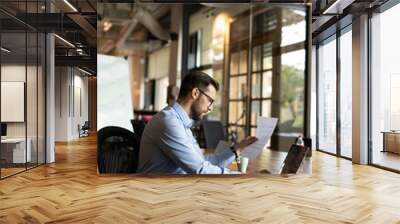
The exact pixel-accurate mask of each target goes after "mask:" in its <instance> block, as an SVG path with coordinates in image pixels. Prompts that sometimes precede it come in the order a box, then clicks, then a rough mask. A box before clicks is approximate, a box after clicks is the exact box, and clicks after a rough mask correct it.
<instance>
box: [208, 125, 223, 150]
mask: <svg viewBox="0 0 400 224" xmlns="http://www.w3.org/2000/svg"><path fill="white" fill-rule="evenodd" d="M203 131H204V140H205V147H206V148H207V149H215V148H216V147H217V145H218V142H219V141H220V140H226V134H225V129H224V125H223V124H222V123H221V122H220V121H206V120H205V121H203Z"/></svg>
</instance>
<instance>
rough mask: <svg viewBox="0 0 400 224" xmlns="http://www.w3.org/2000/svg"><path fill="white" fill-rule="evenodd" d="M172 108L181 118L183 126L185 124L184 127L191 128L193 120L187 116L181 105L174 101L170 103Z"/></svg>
mask: <svg viewBox="0 0 400 224" xmlns="http://www.w3.org/2000/svg"><path fill="white" fill-rule="evenodd" d="M172 108H173V109H174V110H175V112H176V113H177V114H178V116H179V117H180V119H181V120H182V122H183V126H185V127H186V128H191V127H192V125H193V120H192V119H191V118H190V117H189V115H188V114H187V113H186V111H185V110H184V109H183V108H182V106H181V105H179V103H177V102H175V103H174V105H172Z"/></svg>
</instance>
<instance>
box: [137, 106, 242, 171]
mask: <svg viewBox="0 0 400 224" xmlns="http://www.w3.org/2000/svg"><path fill="white" fill-rule="evenodd" d="M192 125H193V120H192V119H190V118H189V116H188V114H187V113H186V112H185V111H184V110H183V108H182V107H181V106H180V105H179V103H175V104H174V105H173V106H172V107H170V106H169V107H166V108H165V109H164V110H162V111H161V112H159V113H158V114H156V115H155V116H154V117H153V118H152V119H151V120H150V122H149V123H148V124H147V125H146V128H145V129H144V132H143V135H142V139H141V143H140V153H139V165H138V172H139V173H145V174H227V173H230V172H231V171H230V170H229V169H228V168H226V167H227V166H228V165H229V164H230V163H232V161H233V160H234V159H235V155H234V154H233V152H232V151H231V150H230V149H229V148H227V149H224V150H222V151H220V153H218V154H212V155H204V154H203V152H202V150H201V149H200V147H199V145H198V143H197V141H196V139H195V138H194V137H193V133H192V131H191V129H190V128H191V127H192Z"/></svg>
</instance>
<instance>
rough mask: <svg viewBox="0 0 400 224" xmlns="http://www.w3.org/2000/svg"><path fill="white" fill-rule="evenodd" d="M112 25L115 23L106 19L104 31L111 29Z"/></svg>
mask: <svg viewBox="0 0 400 224" xmlns="http://www.w3.org/2000/svg"><path fill="white" fill-rule="evenodd" d="M112 26H113V24H112V23H111V22H109V21H105V22H104V23H103V31H104V32H107V31H109V30H110V29H111V27H112Z"/></svg>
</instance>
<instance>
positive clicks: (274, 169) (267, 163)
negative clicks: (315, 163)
mask: <svg viewBox="0 0 400 224" xmlns="http://www.w3.org/2000/svg"><path fill="white" fill-rule="evenodd" d="M212 152H213V151H212V150H205V153H206V154H207V153H212ZM286 155H287V152H282V151H275V150H271V149H264V150H263V151H262V153H261V154H260V155H259V156H258V157H257V158H256V159H255V160H253V161H250V163H249V166H248V168H247V174H250V175H252V174H263V173H267V172H265V171H266V170H268V171H269V173H270V174H280V170H281V167H282V165H283V161H284V160H285V158H286ZM311 158H312V157H306V158H305V159H304V161H303V163H302V164H301V166H300V168H299V170H298V172H297V173H298V174H311V173H312V159H311ZM229 169H231V170H235V171H237V166H236V164H235V163H233V164H231V165H230V166H229Z"/></svg>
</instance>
